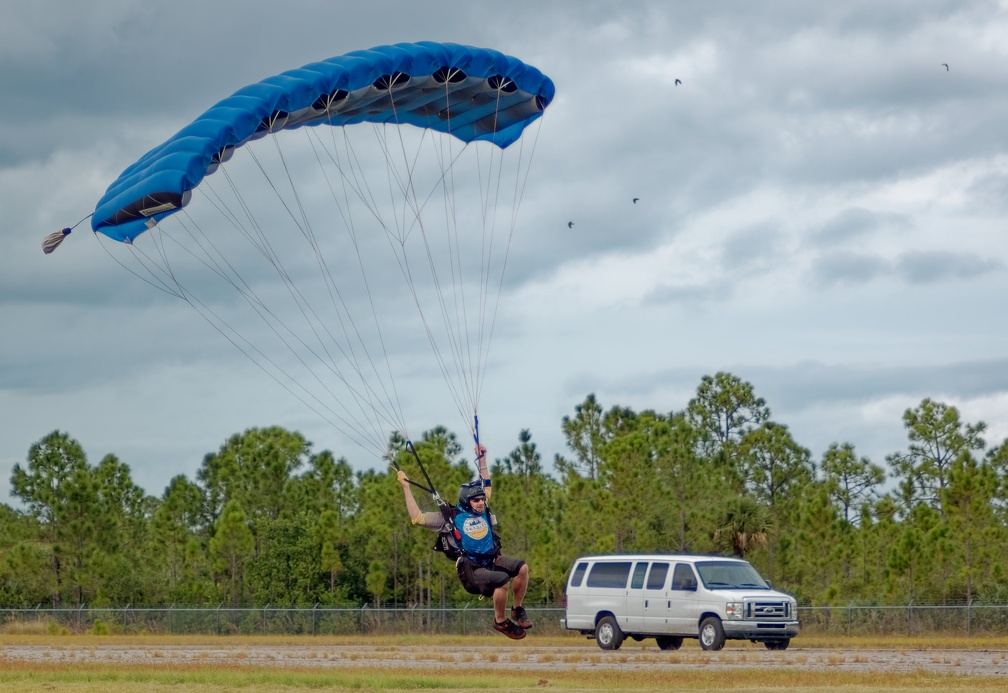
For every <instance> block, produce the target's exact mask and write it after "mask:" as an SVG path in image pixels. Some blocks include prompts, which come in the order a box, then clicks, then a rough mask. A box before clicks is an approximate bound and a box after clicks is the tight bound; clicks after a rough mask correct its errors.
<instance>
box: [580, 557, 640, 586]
mask: <svg viewBox="0 0 1008 693" xmlns="http://www.w3.org/2000/svg"><path fill="white" fill-rule="evenodd" d="M631 565H632V564H631V563H630V561H619V562H613V563H596V564H595V565H593V566H592V569H591V571H590V572H589V573H588V582H587V583H585V584H587V585H588V586H589V587H626V584H627V578H628V577H630V566H631Z"/></svg>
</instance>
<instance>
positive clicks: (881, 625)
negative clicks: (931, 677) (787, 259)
mask: <svg viewBox="0 0 1008 693" xmlns="http://www.w3.org/2000/svg"><path fill="white" fill-rule="evenodd" d="M526 609H527V610H528V613H529V615H530V616H531V617H532V619H533V621H535V624H536V625H535V629H534V630H533V631H532V634H536V635H558V634H562V633H570V632H571V631H566V630H564V629H563V628H561V627H560V619H562V618H563V617H564V608H563V607H561V606H539V607H535V606H528V605H526ZM798 616H799V619H800V621H801V625H802V633H804V634H820V635H839V636H864V635H898V636H919V635H936V636H937V635H945V636H958V637H963V636H966V637H969V636H979V635H987V636H993V635H1008V605H959V606H920V605H902V606H831V607H799V608H798ZM492 619H493V608H492V607H490V606H479V607H470V606H465V607H435V608H426V607H406V606H388V607H374V606H370V605H367V604H365V605H364V606H346V607H320V606H315V607H295V608H291V607H273V606H264V607H258V608H253V607H225V606H219V607H217V608H205V607H203V608H195V607H178V606H167V607H134V606H126V607H121V608H92V607H88V606H82V607H80V608H77V609H53V608H42V607H38V608H35V609H0V628H2V629H4V630H7V631H12V630H16V629H18V628H19V627H27V626H32V628H33V629H35V630H38V629H40V628H41V629H43V630H46V631H48V632H55V633H59V632H62V631H63V630H64V629H65V630H66V632H72V633H85V632H94V633H103V634H174V635H206V634H210V635H349V634H366V635H403V634H432V633H442V634H458V635H467V634H483V633H486V634H490V633H493V629H492V628H491V625H490V623H491V620H492Z"/></svg>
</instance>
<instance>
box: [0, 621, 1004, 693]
mask: <svg viewBox="0 0 1008 693" xmlns="http://www.w3.org/2000/svg"><path fill="white" fill-rule="evenodd" d="M204 650H211V651H213V652H214V653H216V656H219V655H220V653H221V652H222V651H223V652H225V653H226V654H225V656H224V658H223V659H221V658H217V659H213V658H211V657H209V656H206V657H205V658H202V659H201V657H204V655H202V654H200V653H201V652H203V651H204ZM404 651H409V652H412V653H416V652H420V653H425V654H424V655H423V656H422V657H421V658H420V659H419V660H418V661H413V662H408V663H404V662H403V652H404ZM921 651H925V652H926V653H930V654H925V655H924V656H925V658H928V657H930V658H932V659H931V661H942V660H943V659H944V660H945V661H949V660H950V658H951V659H954V658H955V657H960V656H961V655H962V653H965V652H982V653H984V656H985V657H988V658H993V659H994V661H1000V658H1004V660H1005V662H1006V666H1005V667H1003V669H1004V671H1006V672H1008V638H1004V637H1000V638H969V639H966V638H939V637H934V636H932V637H929V638H881V639H880V638H870V639H869V638H816V637H814V636H810V637H804V636H802V637H801V638H799V639H796V640H795V642H794V644H793V649H792V650H788V651H787V652H782V653H767V652H766V651H765V649H764V648H762V647H758V646H755V645H752V644H751V643H739V642H729V644H728V645H727V646H726V648H725V650H723V651H722V652H721V653H707V652H702V651H701V650H700V648H699V646H698V645H697V644H696V642H695V641H692V642H690V641H687V643H686V644H684V645H683V648H682V649H681V650H679V651H677V652H661V651H659V650H658V649H657V648H656V647H655V646H654V643H653V641H651V642H650V643H649V642H647V641H645V642H642V643H636V642H628V643H626V644H625V645H624V647H623V648H622V649H621V650H619V651H618V652H606V653H603V652H601V651H600V650H598V649H597V648H596V647H595V646H594V645H593V644H592V643H591V642H590V641H586V640H585V639H584V638H580V637H576V636H573V635H571V636H547V637H529V638H526V639H525V640H524V641H521V642H519V643H512V642H511V641H507V640H505V639H503V638H500V637H497V636H487V637H469V638H464V637H461V636H437V637H424V636H353V637H339V638H312V637H305V636H301V637H294V636H290V637H214V636H117V635H110V636H105V635H55V636H54V635H50V634H39V633H37V632H34V633H32V632H7V633H3V634H0V690H3V691H18V692H20V691H74V692H78V691H79V692H81V693H96V692H98V691H115V692H116V693H128V692H131V691H154V692H157V691H173V692H175V691H182V692H188V691H213V692H217V691H219V692H226V691H243V692H245V693H267V692H274V691H301V690H324V691H351V690H353V691H361V690H383V691H399V690H417V689H434V690H441V691H480V690H494V691H500V690H507V691H511V690H549V689H556V690H583V691H592V690H597V691H603V690H604V691H631V690H638V691H652V690H663V691H759V692H766V691H832V692H842V693H848V692H850V693H860V692H862V691H864V692H868V691H971V692H972V693H987V692H988V691H990V692H992V693H993V692H994V691H999V692H1000V691H1003V690H1006V689H1008V674H1006V675H997V676H990V675H972V674H970V673H969V672H968V671H967V670H966V669H965V668H964V670H963V672H962V673H959V672H953V673H947V672H934V671H906V670H899V671H897V670H893V671H884V670H883V671H845V670H831V668H829V667H823V666H816V667H812V666H809V667H807V668H806V667H804V666H803V664H804V663H805V662H816V661H817V662H819V663H820V664H822V663H826V664H827V665H828V664H829V663H830V662H831V661H832V659H831V658H832V657H834V656H835V657H837V658H838V659H837V663H838V664H839V662H840V658H841V657H842V658H843V660H844V661H846V662H848V663H850V662H852V661H853V662H857V661H860V660H861V659H862V658H864V660H865V661H867V660H868V659H869V655H868V653H871V657H879V656H881V657H883V658H884V657H886V656H892V657H893V658H894V660H898V659H899V658H900V656H901V655H903V654H905V653H908V652H914V653H917V655H918V657H920V653H921ZM123 652H127V653H131V654H130V655H129V656H132V657H137V654H136V653H138V652H139V653H142V660H141V661H103V660H102V657H103V656H104V655H107V654H109V653H113V654H116V655H117V656H122V654H123ZM179 652H187V653H190V654H191V653H194V652H195V653H196V654H195V655H193V657H192V658H190V659H189V660H185V661H181V660H178V659H175V658H174V657H175V656H176V655H177V653H179ZM262 652H275V653H279V652H286V653H290V652H301V653H307V654H304V656H303V657H302V658H301V659H286V658H285V656H281V655H278V656H277V657H276V658H275V659H273V660H272V661H269V662H268V663H266V664H265V665H263V664H261V659H257V656H259V655H257V654H256V653H260V654H261V653H262ZM460 652H462V654H459V653H460ZM531 652H535V653H536V658H535V661H532V662H531V663H530V660H528V659H523V657H524V656H525V655H527V654H528V653H531ZM834 652H838V653H841V654H839V655H834V654H832V653H834ZM25 653H29V654H30V655H31V656H32V657H33V658H32V659H31V660H30V661H29V660H26V659H25ZM427 653H429V654H427ZM439 653H443V654H439ZM824 653H830V654H824ZM956 653H958V654H956ZM70 657H73V658H75V659H74V660H73V661H68V658H70ZM305 657H307V658H308V660H307V661H309V662H310V663H308V664H306V663H305V661H306V660H305ZM327 657H331V659H327ZM726 663H730V665H726ZM783 664H786V665H787V666H778V665H783ZM950 668H951V669H955V668H956V667H954V666H952V667H950Z"/></svg>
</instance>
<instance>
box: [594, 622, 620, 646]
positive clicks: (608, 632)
mask: <svg viewBox="0 0 1008 693" xmlns="http://www.w3.org/2000/svg"><path fill="white" fill-rule="evenodd" d="M595 642H597V643H598V646H599V647H601V648H602V649H603V650H618V649H619V648H620V645H622V644H623V631H622V630H620V627H619V624H618V623H616V619H615V618H613V617H612V616H603V617H602V620H600V621H599V622H598V625H597V626H595Z"/></svg>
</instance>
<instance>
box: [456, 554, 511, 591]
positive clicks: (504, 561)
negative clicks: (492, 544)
mask: <svg viewBox="0 0 1008 693" xmlns="http://www.w3.org/2000/svg"><path fill="white" fill-rule="evenodd" d="M523 565H525V561H523V560H521V559H518V558H511V557H510V556H498V557H497V560H496V561H494V562H493V565H491V566H490V567H489V568H484V567H482V566H480V565H478V564H477V563H473V562H472V561H471V560H469V559H468V558H465V557H463V558H460V559H458V562H457V563H456V564H455V569H456V570H457V571H458V576H459V580H460V581H461V582H462V586H463V587H465V591H466V592H468V593H469V594H480V595H483V596H484V597H492V596H493V593H494V591H495V590H496V589H497V588H498V587H503V586H504V585H506V584H508V581H509V580H511V578H513V577H515V576H516V575H518V572H519V571H520V570H521V567H522V566H523Z"/></svg>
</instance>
